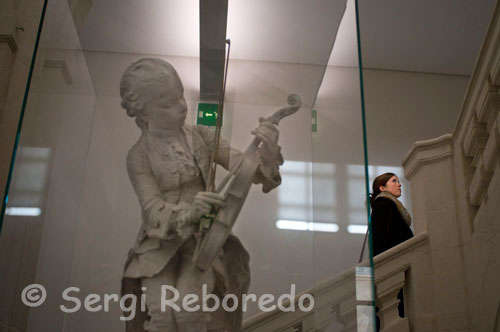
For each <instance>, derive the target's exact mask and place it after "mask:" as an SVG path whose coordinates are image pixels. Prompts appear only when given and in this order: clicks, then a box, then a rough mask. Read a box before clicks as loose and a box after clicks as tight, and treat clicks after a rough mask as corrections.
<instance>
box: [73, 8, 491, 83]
mask: <svg viewBox="0 0 500 332" xmlns="http://www.w3.org/2000/svg"><path fill="white" fill-rule="evenodd" d="M198 1H199V0H147V1H138V0H94V4H93V6H92V8H91V10H90V12H89V14H88V16H87V18H86V20H85V22H84V24H83V26H82V27H81V28H80V29H79V34H80V39H81V43H82V48H83V49H85V50H94V51H106V52H125V53H142V54H157V55H176V56H188V57H198V56H199V47H200V42H199V3H198ZM206 1H208V0H206ZM494 2H495V1H494V0H481V1H471V0H439V1H436V0H419V1H414V0H359V16H360V27H361V29H360V34H361V41H362V43H361V45H362V56H363V65H364V66H365V67H368V68H377V69H388V70H403V71H416V72H430V73H441V74H453V75H470V73H471V71H472V68H473V65H474V62H475V59H476V56H477V53H478V51H479V48H480V45H481V43H482V40H483V38H484V35H485V32H486V29H487V26H488V23H489V20H490V16H491V14H492V12H493V5H494ZM344 13H345V15H344ZM337 31H338V33H337ZM227 36H228V38H230V39H231V44H232V48H231V58H232V59H244V60H256V61H277V62H287V63H304V64H326V63H329V64H330V65H340V66H357V48H356V45H357V40H356V20H355V10H354V2H353V0H349V1H348V2H347V4H346V0H252V1H248V0H229V7H228V26H227ZM334 41H335V46H334V50H333V52H331V49H332V43H333V42H334Z"/></svg>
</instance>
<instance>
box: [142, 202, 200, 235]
mask: <svg viewBox="0 0 500 332" xmlns="http://www.w3.org/2000/svg"><path fill="white" fill-rule="evenodd" d="M190 208H191V206H190V205H189V204H187V203H184V202H181V203H179V204H177V205H174V204H169V203H166V202H164V201H163V200H157V201H156V202H154V203H153V204H152V205H151V207H150V208H149V209H147V212H146V216H145V221H146V222H145V224H146V225H145V226H146V234H147V236H148V237H150V238H158V239H162V240H169V239H173V238H175V237H177V236H179V237H181V238H183V239H187V238H188V237H189V236H190V235H191V234H192V233H193V227H194V226H193V225H192V224H191V223H190V220H189V211H190Z"/></svg>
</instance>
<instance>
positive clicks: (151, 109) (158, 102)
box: [146, 80, 187, 129]
mask: <svg viewBox="0 0 500 332" xmlns="http://www.w3.org/2000/svg"><path fill="white" fill-rule="evenodd" d="M155 89H158V93H154V96H153V97H152V98H151V101H150V102H148V104H147V106H146V108H147V109H146V111H147V113H148V114H149V121H148V122H149V123H151V124H152V125H153V126H154V127H156V128H160V129H178V128H180V127H182V126H183V125H184V121H185V120H186V114H187V105H186V99H185V98H184V88H183V86H182V83H181V82H180V81H179V80H173V82H171V83H170V84H163V85H161V86H157V87H155Z"/></svg>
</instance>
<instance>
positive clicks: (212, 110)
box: [196, 103, 219, 127]
mask: <svg viewBox="0 0 500 332" xmlns="http://www.w3.org/2000/svg"><path fill="white" fill-rule="evenodd" d="M218 107H219V105H218V104H212V103H198V116H197V120H196V124H199V125H203V126H209V127H215V126H216V125H217V110H218Z"/></svg>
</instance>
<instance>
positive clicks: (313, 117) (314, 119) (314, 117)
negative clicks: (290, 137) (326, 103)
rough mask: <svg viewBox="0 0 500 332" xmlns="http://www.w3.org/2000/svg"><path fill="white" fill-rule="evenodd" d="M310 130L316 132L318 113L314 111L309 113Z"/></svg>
mask: <svg viewBox="0 0 500 332" xmlns="http://www.w3.org/2000/svg"><path fill="white" fill-rule="evenodd" d="M311 129H312V132H313V133H317V132H318V112H316V110H312V113H311Z"/></svg>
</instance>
